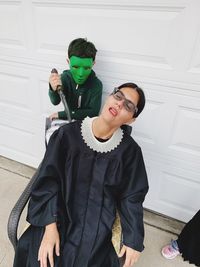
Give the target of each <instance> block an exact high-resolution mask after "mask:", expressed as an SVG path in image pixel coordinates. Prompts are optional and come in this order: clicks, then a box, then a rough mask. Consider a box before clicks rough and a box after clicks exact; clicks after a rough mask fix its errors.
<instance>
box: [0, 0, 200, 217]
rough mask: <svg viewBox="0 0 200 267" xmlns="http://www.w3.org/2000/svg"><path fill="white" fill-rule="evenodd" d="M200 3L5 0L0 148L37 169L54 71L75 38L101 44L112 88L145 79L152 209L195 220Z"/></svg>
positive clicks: (143, 119) (138, 132)
mask: <svg viewBox="0 0 200 267" xmlns="http://www.w3.org/2000/svg"><path fill="white" fill-rule="evenodd" d="M199 14H200V1H199V0H162V1H161V0H160V1H155V0H154V1H153V0H132V1H131V0H126V1H119V0H117V1H116V0H115V1H114V0H108V1H104V2H102V1H97V0H95V1H94V0H93V1H91V0H90V1H64V0H43V1H40V0H35V1H31V0H21V1H20V0H19V1H15V0H13V1H11V0H7V1H2V0H0V60H1V64H0V154H1V155H3V156H5V157H8V158H11V159H14V160H17V161H20V162H23V163H25V164H28V165H31V166H37V165H38V163H39V162H40V161H41V158H42V155H43V153H44V123H45V121H44V120H45V117H46V116H47V115H48V114H50V113H51V112H53V111H56V110H58V108H57V107H53V106H52V105H51V104H50V101H49V99H48V77H49V73H50V70H51V69H52V68H53V67H56V68H57V69H58V70H59V71H62V70H63V69H65V68H67V65H66V62H65V58H66V51H67V46H68V44H69V42H70V41H71V40H72V39H74V38H77V37H87V38H88V40H91V41H93V42H94V43H95V45H96V47H97V48H98V50H99V51H98V56H97V60H96V61H97V62H96V66H95V71H96V72H97V73H98V75H99V77H100V78H101V79H102V81H103V84H104V90H105V92H107V93H108V92H110V91H111V90H112V88H113V87H114V86H116V85H119V84H121V83H123V82H127V81H133V82H135V83H138V85H140V86H141V87H142V88H143V89H144V90H145V93H146V96H147V105H146V109H145V111H144V112H143V114H142V115H141V116H140V117H139V119H138V121H137V122H136V123H135V125H133V127H134V128H133V136H134V137H135V138H136V140H137V141H138V143H139V144H140V145H141V147H142V149H143V151H144V157H145V162H146V165H147V170H148V175H149V183H150V192H149V194H148V197H147V199H146V202H145V206H146V207H147V208H150V209H153V210H155V211H158V212H161V213H164V214H167V215H169V216H172V217H175V218H178V219H180V220H185V221H186V220H188V219H190V218H191V216H192V215H193V214H194V213H195V212H196V211H197V210H198V209H199V203H200V194H199V192H200V175H199V174H200V138H199V136H200V75H199V74H200V16H199Z"/></svg>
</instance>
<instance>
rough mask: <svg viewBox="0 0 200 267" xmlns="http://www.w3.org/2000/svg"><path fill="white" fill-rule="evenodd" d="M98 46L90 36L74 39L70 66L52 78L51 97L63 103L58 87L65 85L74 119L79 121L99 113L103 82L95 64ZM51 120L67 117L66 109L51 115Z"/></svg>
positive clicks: (54, 103) (55, 101)
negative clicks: (88, 37)
mask: <svg viewBox="0 0 200 267" xmlns="http://www.w3.org/2000/svg"><path fill="white" fill-rule="evenodd" d="M96 52H97V50H96V48H95V46H94V44H93V43H91V42H88V41H87V40H86V39H83V38H78V39H75V40H73V41H72V42H71V43H70V45H69V48H68V59H67V62H68V64H69V67H70V69H69V70H64V71H63V73H62V74H61V75H59V74H56V73H52V74H51V75H50V78H49V97H50V100H51V103H52V104H53V105H58V104H59V103H60V101H61V100H60V96H59V94H58V92H57V86H58V85H62V88H63V93H64V95H65V98H66V100H67V102H68V105H69V109H70V113H71V118H72V119H75V120H78V119H83V118H85V117H87V116H89V117H94V116H97V115H98V114H99V111H100V108H101V98H102V83H101V81H100V80H99V79H98V78H97V76H96V74H95V72H94V71H93V70H92V67H93V65H94V63H95V56H96ZM50 118H51V119H67V116H66V113H65V111H59V112H56V113H54V114H52V115H51V116H50Z"/></svg>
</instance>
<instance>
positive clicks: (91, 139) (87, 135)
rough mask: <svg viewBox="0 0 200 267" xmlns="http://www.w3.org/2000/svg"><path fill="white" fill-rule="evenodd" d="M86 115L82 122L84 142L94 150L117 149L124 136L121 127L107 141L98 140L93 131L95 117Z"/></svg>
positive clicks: (106, 150) (107, 150) (108, 150)
mask: <svg viewBox="0 0 200 267" xmlns="http://www.w3.org/2000/svg"><path fill="white" fill-rule="evenodd" d="M95 118H96V117H94V118H89V117H86V118H85V119H84V120H83V121H82V124H81V134H82V137H83V140H84V142H85V143H86V145H87V146H88V147H89V148H91V149H92V150H94V151H97V152H101V153H103V152H105V153H106V152H110V151H111V150H113V149H115V148H116V147H117V146H118V145H119V144H120V143H121V141H122V138H123V131H122V129H121V128H119V129H118V130H117V131H115V132H114V134H113V135H112V137H111V138H110V139H109V140H108V141H105V142H100V141H98V140H97V139H96V138H95V136H94V134H93V132H92V122H93V120H94V119H95Z"/></svg>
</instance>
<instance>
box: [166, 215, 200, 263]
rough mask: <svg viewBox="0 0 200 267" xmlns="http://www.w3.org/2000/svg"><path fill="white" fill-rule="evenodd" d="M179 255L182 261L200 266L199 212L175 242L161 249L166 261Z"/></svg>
mask: <svg viewBox="0 0 200 267" xmlns="http://www.w3.org/2000/svg"><path fill="white" fill-rule="evenodd" d="M180 254H181V256H182V257H183V260H184V261H188V262H189V263H191V264H195V266H200V210H199V211H198V212H197V213H196V214H195V215H194V216H193V218H192V219H191V220H190V221H189V222H187V223H186V225H185V226H184V228H183V230H182V231H181V233H180V234H179V235H178V238H177V240H172V241H171V243H170V244H169V245H166V246H164V247H163V249H162V255H163V256H164V257H165V258H167V259H173V258H175V257H176V256H178V255H180Z"/></svg>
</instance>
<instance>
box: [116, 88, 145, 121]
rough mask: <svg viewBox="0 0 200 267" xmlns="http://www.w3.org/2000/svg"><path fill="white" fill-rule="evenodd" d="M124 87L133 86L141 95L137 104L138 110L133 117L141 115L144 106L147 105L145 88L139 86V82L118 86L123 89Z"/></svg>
mask: <svg viewBox="0 0 200 267" xmlns="http://www.w3.org/2000/svg"><path fill="white" fill-rule="evenodd" d="M124 87H129V88H133V89H134V90H135V91H136V92H137V93H138V95H139V100H138V104H137V108H138V110H137V112H136V113H135V114H134V115H133V118H137V117H138V116H139V114H140V113H141V112H142V110H143V108H144V106H145V101H146V99H145V95H144V92H143V90H142V89H141V88H140V87H138V86H137V84H135V83H124V84H122V85H120V86H119V87H118V89H122V88H124Z"/></svg>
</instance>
